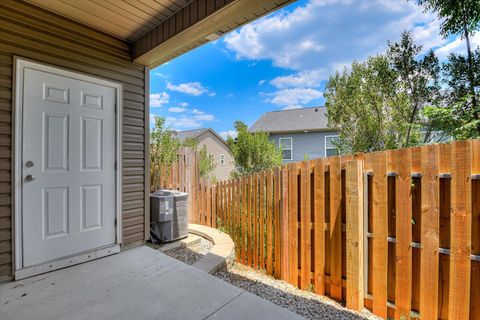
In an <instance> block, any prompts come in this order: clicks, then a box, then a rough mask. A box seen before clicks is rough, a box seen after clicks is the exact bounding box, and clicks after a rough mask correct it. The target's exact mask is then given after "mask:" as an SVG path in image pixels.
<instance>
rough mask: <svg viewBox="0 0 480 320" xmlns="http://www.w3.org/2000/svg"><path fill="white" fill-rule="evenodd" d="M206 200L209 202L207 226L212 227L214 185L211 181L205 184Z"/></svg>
mask: <svg viewBox="0 0 480 320" xmlns="http://www.w3.org/2000/svg"><path fill="white" fill-rule="evenodd" d="M205 191H206V192H205V198H206V200H207V224H206V225H207V226H208V227H211V226H212V185H211V183H210V180H208V181H207V182H206V183H205Z"/></svg>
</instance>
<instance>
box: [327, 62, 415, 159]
mask: <svg viewBox="0 0 480 320" xmlns="http://www.w3.org/2000/svg"><path fill="white" fill-rule="evenodd" d="M397 78H398V75H397V73H396V72H395V71H394V70H393V69H392V68H391V67H390V63H389V61H388V59H387V57H386V56H384V55H379V56H375V57H370V58H368V60H367V61H366V62H363V63H360V62H357V61H354V62H353V63H352V65H351V71H347V69H345V70H344V71H343V73H341V74H340V73H339V72H336V73H335V75H333V76H331V77H330V79H329V81H328V83H327V85H326V89H325V98H326V107H327V114H328V124H329V126H330V127H334V128H337V130H338V131H339V141H338V144H337V147H338V148H339V150H340V151H341V152H342V153H349V152H365V151H374V150H384V149H393V148H397V147H400V146H401V145H402V141H404V140H405V139H404V137H405V136H406V135H407V131H408V125H407V123H406V122H405V121H403V117H404V116H403V114H404V113H406V112H404V110H405V109H407V105H408V103H409V101H408V96H407V95H405V94H402V93H399V94H397V92H396V81H397Z"/></svg>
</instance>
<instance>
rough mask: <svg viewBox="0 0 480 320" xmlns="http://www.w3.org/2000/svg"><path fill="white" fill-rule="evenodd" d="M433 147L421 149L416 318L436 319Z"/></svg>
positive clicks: (435, 149) (437, 215) (436, 208)
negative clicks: (420, 219)
mask: <svg viewBox="0 0 480 320" xmlns="http://www.w3.org/2000/svg"><path fill="white" fill-rule="evenodd" d="M438 160H439V159H438V147H437V145H428V146H425V147H423V148H422V168H421V172H422V191H421V192H422V195H421V198H422V222H421V242H422V252H421V258H420V259H421V260H420V316H421V317H422V319H438V270H439V253H438V248H439V239H440V236H439V234H440V230H439V229H440V209H439V207H440V183H439V176H438V175H439V161H438Z"/></svg>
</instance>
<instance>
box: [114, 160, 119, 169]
mask: <svg viewBox="0 0 480 320" xmlns="http://www.w3.org/2000/svg"><path fill="white" fill-rule="evenodd" d="M113 168H114V169H115V170H117V169H118V165H117V161H115V163H114V164H113Z"/></svg>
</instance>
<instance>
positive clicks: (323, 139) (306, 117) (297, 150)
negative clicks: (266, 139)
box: [249, 107, 338, 163]
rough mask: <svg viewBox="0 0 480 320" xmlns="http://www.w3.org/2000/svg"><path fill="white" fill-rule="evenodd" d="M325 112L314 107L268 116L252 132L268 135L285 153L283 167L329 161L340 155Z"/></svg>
mask: <svg viewBox="0 0 480 320" xmlns="http://www.w3.org/2000/svg"><path fill="white" fill-rule="evenodd" d="M326 111H327V109H326V108H325V107H313V108H301V109H292V110H281V111H272V112H267V113H265V114H264V115H263V116H262V117H261V118H260V119H258V120H257V121H256V122H255V123H254V124H253V125H252V126H251V127H250V129H249V130H250V132H257V131H263V132H266V133H268V134H269V135H270V138H271V139H272V141H273V142H274V143H275V145H277V146H279V147H280V148H281V149H282V154H283V163H288V162H295V161H301V160H304V159H315V158H323V157H328V156H332V155H336V154H338V151H337V149H336V148H335V146H334V144H333V141H335V140H336V139H338V133H337V131H336V130H335V129H332V128H328V126H327V124H328V120H327V113H326Z"/></svg>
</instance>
